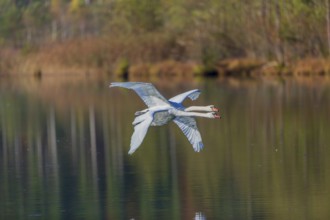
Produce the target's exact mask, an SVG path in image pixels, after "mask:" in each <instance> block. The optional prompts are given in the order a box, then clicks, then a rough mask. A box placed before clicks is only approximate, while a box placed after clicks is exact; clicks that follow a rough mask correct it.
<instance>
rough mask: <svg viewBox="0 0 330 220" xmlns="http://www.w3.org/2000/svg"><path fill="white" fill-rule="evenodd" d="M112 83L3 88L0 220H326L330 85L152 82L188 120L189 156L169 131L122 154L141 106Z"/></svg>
mask: <svg viewBox="0 0 330 220" xmlns="http://www.w3.org/2000/svg"><path fill="white" fill-rule="evenodd" d="M110 82H111V80H108V79H98V80H96V79H91V78H89V77H85V78H78V79H76V78H74V77H70V78H52V77H44V78H41V79H34V78H25V79H21V80H17V79H7V78H2V79H1V81H0V195H1V196H0V219H199V220H202V219H203V220H204V219H274V220H275V219H297V220H298V219H299V220H301V219H329V218H330V209H329V207H330V160H329V158H328V157H329V155H330V80H329V79H327V78H287V79H282V78H275V79H271V80H268V79H235V78H226V79H212V80H195V81H187V82H174V81H171V80H160V81H159V82H158V83H157V82H156V83H155V85H156V87H157V88H158V89H159V91H160V92H161V93H162V94H163V95H164V96H165V97H167V98H170V97H172V96H175V95H177V94H178V93H182V92H185V91H187V90H190V89H195V88H198V89H201V90H202V93H201V95H200V97H199V99H197V100H196V101H191V100H187V101H185V102H184V104H185V105H187V106H189V105H210V104H214V105H215V106H216V107H218V108H220V112H221V115H222V119H221V120H212V119H206V118H197V119H196V120H197V124H198V128H199V130H200V133H201V135H202V138H203V142H204V146H205V148H204V149H203V150H202V151H201V152H200V153H196V152H194V151H193V148H192V147H191V145H190V143H189V142H188V141H187V139H186V137H185V136H184V135H183V133H182V132H181V130H180V129H179V128H178V127H177V126H176V125H175V124H174V123H173V122H171V123H170V124H168V125H165V126H162V127H151V128H150V129H149V131H148V133H147V136H146V138H145V140H144V141H143V143H142V145H141V146H140V148H139V149H138V150H137V151H136V152H135V153H134V154H133V155H128V150H129V144H130V137H131V135H132V132H133V127H132V121H133V119H134V113H135V111H137V110H142V109H144V108H145V105H144V103H143V102H142V101H141V100H140V98H139V97H138V96H137V95H136V94H135V93H134V92H133V91H131V90H126V89H121V88H111V89H109V88H108V85H109V83H110Z"/></svg>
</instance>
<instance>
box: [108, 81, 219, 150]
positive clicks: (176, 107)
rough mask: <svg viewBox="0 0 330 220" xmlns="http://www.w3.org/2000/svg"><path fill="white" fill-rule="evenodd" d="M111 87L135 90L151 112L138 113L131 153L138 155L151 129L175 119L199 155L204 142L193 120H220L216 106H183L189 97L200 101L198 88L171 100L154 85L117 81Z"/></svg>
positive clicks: (145, 110) (134, 123)
mask: <svg viewBox="0 0 330 220" xmlns="http://www.w3.org/2000/svg"><path fill="white" fill-rule="evenodd" d="M109 87H110V88H111V87H123V88H127V89H132V90H134V91H135V92H136V93H137V94H138V95H139V96H140V98H141V99H142V100H143V101H144V103H145V104H146V105H147V106H148V108H147V109H144V110H142V111H137V112H136V113H135V116H136V117H135V119H134V121H133V123H132V124H133V126H134V133H133V135H132V138H131V146H130V150H129V152H128V153H129V154H132V153H134V152H135V151H136V149H137V148H138V147H139V146H140V145H141V143H142V141H143V139H144V137H145V136H146V134H147V131H148V128H149V126H161V125H164V124H166V123H168V122H169V121H171V120H173V121H174V122H175V123H176V124H177V125H178V126H179V128H180V129H181V130H182V132H183V133H184V134H185V135H186V137H187V138H188V140H189V142H190V143H191V144H192V146H193V148H194V150H195V151H197V152H199V151H200V150H201V149H202V148H203V142H202V137H201V134H200V133H199V131H198V128H197V125H196V121H195V119H194V118H193V117H204V118H220V116H219V115H218V114H217V113H216V112H218V111H219V110H218V109H217V108H215V107H214V105H208V106H191V107H188V108H185V107H184V106H183V105H182V102H183V101H184V100H185V99H186V98H190V99H191V100H195V99H197V98H198V96H199V94H200V93H201V92H200V90H198V89H194V90H190V91H188V92H185V93H182V94H179V95H177V96H175V97H173V98H171V99H169V100H167V99H165V98H164V97H163V96H162V95H161V94H160V93H159V92H158V90H157V89H156V88H155V87H154V86H153V85H152V84H151V83H143V82H113V83H111V84H110V86H109ZM197 111H200V112H197Z"/></svg>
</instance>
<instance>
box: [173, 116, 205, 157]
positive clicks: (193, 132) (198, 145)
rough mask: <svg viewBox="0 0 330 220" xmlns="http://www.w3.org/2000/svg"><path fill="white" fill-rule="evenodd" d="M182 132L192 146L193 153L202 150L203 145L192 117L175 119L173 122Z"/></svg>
mask: <svg viewBox="0 0 330 220" xmlns="http://www.w3.org/2000/svg"><path fill="white" fill-rule="evenodd" d="M173 121H174V122H175V123H176V124H177V125H178V126H179V128H180V129H181V130H182V132H183V133H184V134H185V135H186V137H187V138H188V140H189V142H190V143H191V144H192V146H193V148H194V150H195V151H197V152H199V151H201V150H202V149H203V147H204V145H203V142H202V137H201V134H200V133H199V131H198V128H197V124H196V121H195V119H194V118H192V117H186V116H184V117H176V118H175V119H174V120H173Z"/></svg>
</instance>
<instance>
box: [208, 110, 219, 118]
mask: <svg viewBox="0 0 330 220" xmlns="http://www.w3.org/2000/svg"><path fill="white" fill-rule="evenodd" d="M207 117H208V118H215V119H220V118H221V116H220V115H218V114H217V113H216V112H209V113H207Z"/></svg>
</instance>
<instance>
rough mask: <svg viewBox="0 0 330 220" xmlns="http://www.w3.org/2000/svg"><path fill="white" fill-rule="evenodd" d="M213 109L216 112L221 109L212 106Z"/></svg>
mask: <svg viewBox="0 0 330 220" xmlns="http://www.w3.org/2000/svg"><path fill="white" fill-rule="evenodd" d="M211 110H212V111H214V112H219V109H217V108H215V107H212V108H211Z"/></svg>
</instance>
